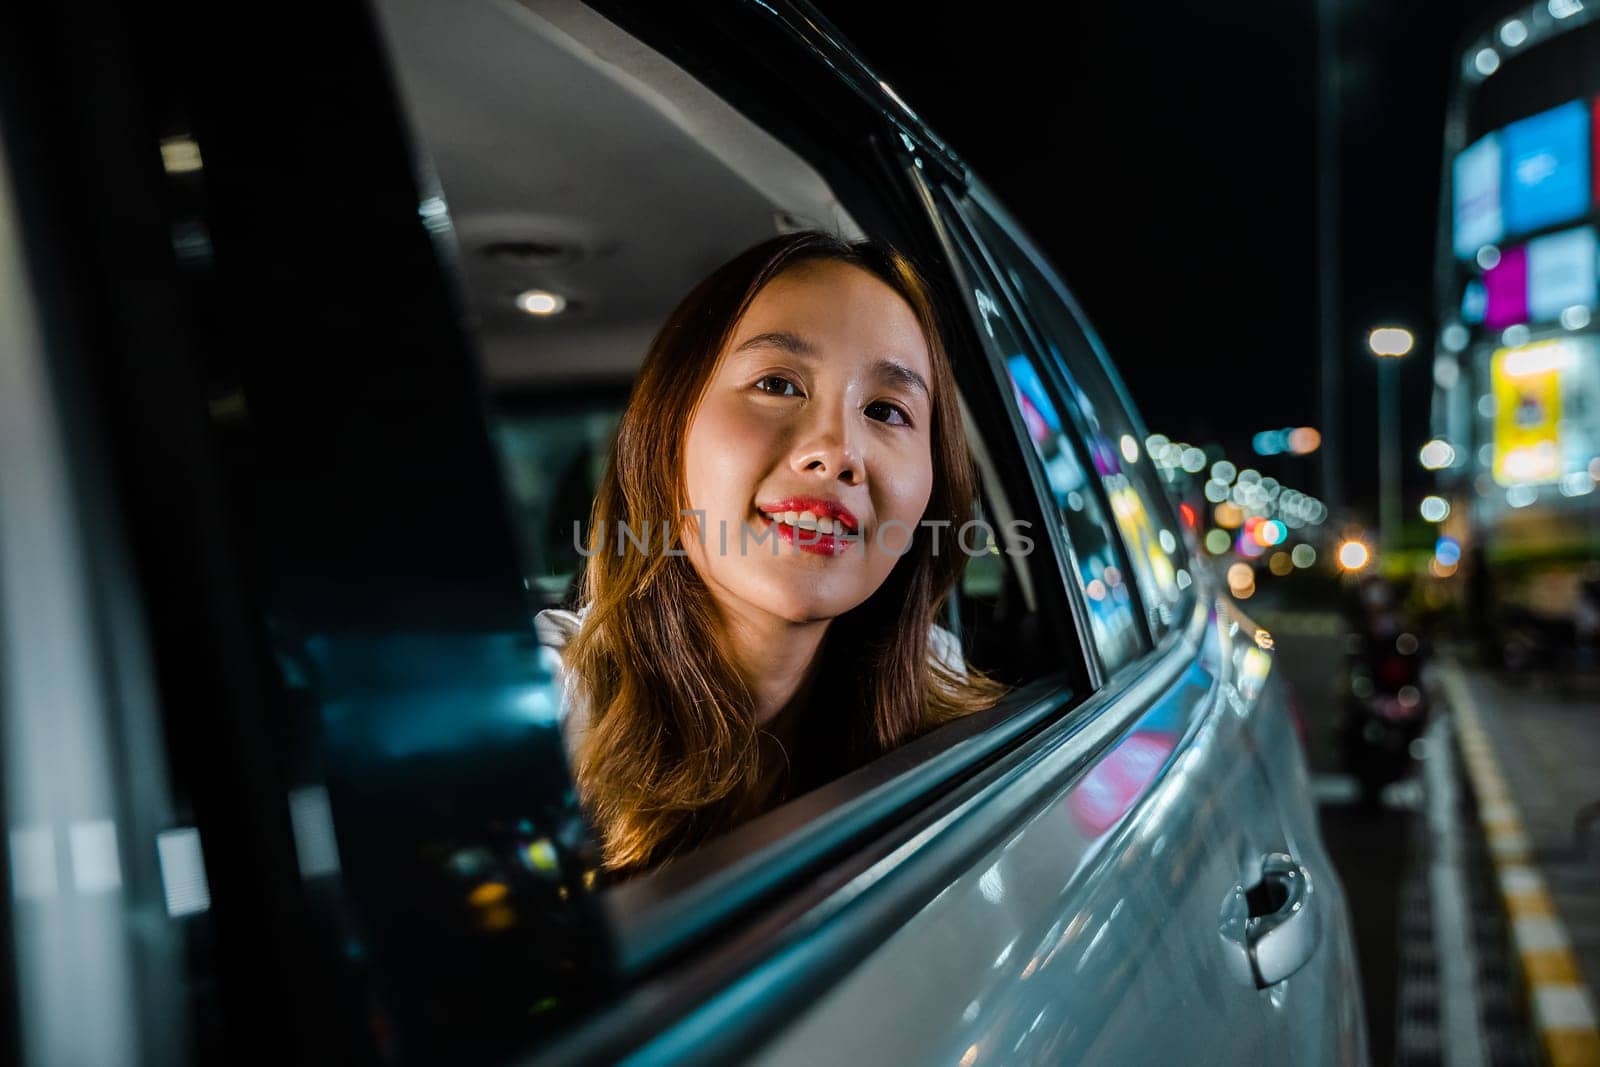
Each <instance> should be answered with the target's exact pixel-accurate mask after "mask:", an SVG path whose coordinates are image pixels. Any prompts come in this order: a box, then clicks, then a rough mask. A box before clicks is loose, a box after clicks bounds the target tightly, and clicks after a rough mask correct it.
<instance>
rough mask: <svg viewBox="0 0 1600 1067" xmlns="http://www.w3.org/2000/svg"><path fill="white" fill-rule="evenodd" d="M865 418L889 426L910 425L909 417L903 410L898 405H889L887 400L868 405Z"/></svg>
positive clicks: (875, 401)
mask: <svg viewBox="0 0 1600 1067" xmlns="http://www.w3.org/2000/svg"><path fill="white" fill-rule="evenodd" d="M866 416H867V418H869V419H873V420H874V421H877V422H886V423H888V424H889V425H891V426H910V425H911V416H910V415H908V414H906V411H905V409H904V408H902V407H901V406H900V405H898V404H891V403H889V401H887V400H874V401H873V402H872V403H870V404H868V405H867V408H866Z"/></svg>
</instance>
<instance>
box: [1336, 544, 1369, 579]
mask: <svg viewBox="0 0 1600 1067" xmlns="http://www.w3.org/2000/svg"><path fill="white" fill-rule="evenodd" d="M1371 559H1372V553H1371V552H1370V551H1368V549H1367V546H1366V545H1365V544H1363V543H1362V542H1360V541H1357V540H1354V539H1351V540H1349V541H1346V542H1344V544H1342V545H1340V546H1339V566H1341V567H1343V568H1344V569H1345V570H1347V571H1358V570H1360V569H1361V568H1363V567H1365V566H1366V565H1367V564H1368V563H1369V562H1371Z"/></svg>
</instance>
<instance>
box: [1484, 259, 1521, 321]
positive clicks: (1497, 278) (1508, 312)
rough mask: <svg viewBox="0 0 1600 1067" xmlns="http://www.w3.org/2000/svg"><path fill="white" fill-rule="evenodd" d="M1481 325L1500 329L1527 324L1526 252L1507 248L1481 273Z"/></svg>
mask: <svg viewBox="0 0 1600 1067" xmlns="http://www.w3.org/2000/svg"><path fill="white" fill-rule="evenodd" d="M1483 288H1484V294H1485V300H1484V310H1483V324H1484V325H1485V326H1487V327H1488V328H1489V329H1491V330H1503V329H1505V328H1506V327H1507V326H1515V325H1516V324H1517V323H1519V322H1527V321H1528V250H1527V249H1526V248H1508V249H1506V250H1505V251H1504V252H1502V253H1501V255H1500V261H1499V262H1498V263H1496V264H1495V265H1494V266H1493V267H1491V268H1490V269H1488V270H1486V271H1484V272H1483Z"/></svg>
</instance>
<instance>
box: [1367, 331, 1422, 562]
mask: <svg viewBox="0 0 1600 1067" xmlns="http://www.w3.org/2000/svg"><path fill="white" fill-rule="evenodd" d="M1415 344H1416V338H1415V337H1413V336H1412V335H1411V331H1410V330H1407V329H1405V328H1404V327H1401V326H1379V327H1378V328H1377V329H1375V330H1373V331H1372V332H1371V333H1369V334H1367V348H1369V349H1371V350H1372V354H1373V355H1374V356H1377V357H1378V543H1379V545H1380V546H1382V548H1383V552H1384V555H1385V556H1387V557H1390V558H1392V557H1393V551H1392V550H1393V548H1394V546H1395V540H1396V539H1397V538H1398V537H1399V535H1400V419H1399V408H1400V367H1399V363H1400V359H1401V357H1403V356H1404V355H1405V354H1406V353H1407V352H1409V351H1411V348H1412V346H1413V345H1415Z"/></svg>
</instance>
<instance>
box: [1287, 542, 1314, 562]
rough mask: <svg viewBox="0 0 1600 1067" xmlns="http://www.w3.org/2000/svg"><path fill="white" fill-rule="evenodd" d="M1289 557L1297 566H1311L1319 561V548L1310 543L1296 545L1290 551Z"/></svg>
mask: <svg viewBox="0 0 1600 1067" xmlns="http://www.w3.org/2000/svg"><path fill="white" fill-rule="evenodd" d="M1289 558H1290V559H1291V560H1292V561H1293V562H1294V565H1295V566H1296V567H1302V568H1304V567H1309V566H1311V565H1312V564H1314V563H1316V562H1317V550H1316V549H1314V548H1312V547H1311V546H1310V545H1295V546H1294V549H1293V551H1291V552H1290V553H1289Z"/></svg>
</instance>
